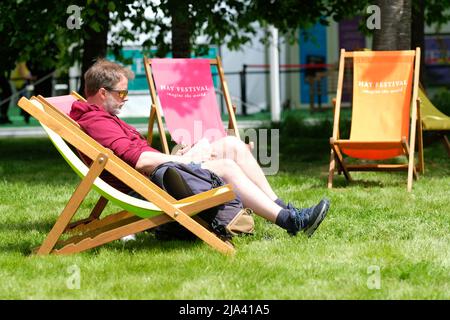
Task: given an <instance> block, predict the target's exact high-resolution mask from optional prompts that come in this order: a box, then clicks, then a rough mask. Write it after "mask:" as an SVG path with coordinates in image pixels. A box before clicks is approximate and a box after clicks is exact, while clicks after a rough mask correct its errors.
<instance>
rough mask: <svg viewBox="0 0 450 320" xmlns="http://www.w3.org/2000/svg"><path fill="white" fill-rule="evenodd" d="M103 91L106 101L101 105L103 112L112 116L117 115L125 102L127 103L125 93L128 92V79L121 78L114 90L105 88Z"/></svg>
mask: <svg viewBox="0 0 450 320" xmlns="http://www.w3.org/2000/svg"><path fill="white" fill-rule="evenodd" d="M105 90H106V93H105V94H106V99H105V102H104V104H103V106H104V108H105V110H106V111H107V112H109V113H110V114H112V115H118V114H119V113H120V111H121V109H122V107H123V105H124V104H125V102H127V101H128V96H127V94H125V91H126V92H128V79H127V78H126V77H125V76H121V78H120V81H119V82H118V83H117V84H116V85H115V86H114V88H105Z"/></svg>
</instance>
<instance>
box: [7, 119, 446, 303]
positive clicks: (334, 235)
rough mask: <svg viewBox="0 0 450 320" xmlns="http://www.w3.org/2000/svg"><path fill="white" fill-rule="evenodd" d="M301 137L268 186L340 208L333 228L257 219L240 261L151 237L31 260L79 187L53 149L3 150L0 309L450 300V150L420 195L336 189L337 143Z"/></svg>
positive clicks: (437, 150)
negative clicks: (305, 229) (331, 162)
mask: <svg viewBox="0 0 450 320" xmlns="http://www.w3.org/2000/svg"><path fill="white" fill-rule="evenodd" d="M302 130H306V129H305V128H299V132H298V134H297V136H292V137H290V138H289V139H287V138H284V139H283V140H282V143H281V146H280V149H281V160H280V172H279V173H278V174H277V175H276V176H270V177H269V180H270V182H271V184H272V185H273V187H274V189H275V191H276V192H277V193H278V194H279V196H280V197H281V198H283V199H287V200H289V201H292V202H293V203H294V204H295V205H297V206H310V205H312V204H314V203H316V202H317V201H318V200H319V199H320V198H321V197H323V196H327V197H328V198H330V199H331V202H332V205H331V209H330V211H329V214H328V217H327V219H326V220H325V221H324V222H323V224H322V225H321V226H320V228H319V229H318V230H317V232H316V233H315V234H314V236H313V237H312V238H310V239H308V238H306V237H305V236H303V235H298V236H297V237H290V236H289V235H288V234H287V233H286V232H284V231H283V230H281V229H280V228H278V227H277V226H275V225H273V224H270V223H268V222H266V221H264V220H263V219H261V218H259V217H256V233H255V235H253V236H246V237H237V238H235V239H234V243H235V245H236V248H237V252H236V254H235V255H234V256H231V257H230V256H224V255H221V254H220V253H217V252H215V251H214V250H212V249H211V248H210V247H209V246H207V245H206V244H204V243H202V242H201V241H195V242H179V241H169V242H162V241H158V240H156V239H155V238H154V236H153V235H152V234H149V233H141V234H139V235H138V237H137V240H136V241H131V242H126V243H124V242H121V241H116V242H113V243H110V244H107V245H104V246H102V247H99V248H96V249H93V250H89V251H87V252H83V253H80V254H75V255H71V256H44V257H37V256H33V255H30V249H31V248H32V247H35V246H38V245H39V244H40V243H41V242H42V241H43V240H44V238H45V236H46V234H47V233H48V232H49V230H50V229H51V227H52V225H53V223H54V222H55V219H56V218H57V217H58V214H59V213H60V212H61V210H62V209H63V207H64V204H65V203H66V202H67V200H68V198H69V197H70V195H71V193H72V192H73V190H74V188H75V187H76V185H77V183H78V178H77V177H76V175H75V174H74V173H73V172H72V171H71V170H70V169H69V167H68V165H67V164H66V163H65V162H64V160H63V159H62V157H61V156H59V154H58V153H57V151H56V149H54V148H53V146H52V145H51V143H50V142H49V141H48V140H47V139H37V138H36V139H14V140H6V139H3V140H2V139H0V150H1V151H0V152H1V153H0V154H1V156H0V199H1V201H0V217H1V218H0V279H1V280H0V299H449V298H450V232H449V231H450V161H449V158H448V157H447V156H446V153H445V151H444V148H443V146H442V145H440V144H434V145H431V146H429V147H427V148H426V149H425V152H426V153H425V157H426V164H427V167H426V169H427V172H426V175H425V176H422V177H421V178H420V179H419V180H418V181H416V182H415V183H414V185H413V191H412V193H407V192H406V174H405V173H357V174H354V178H355V182H354V183H351V184H348V183H346V182H345V180H344V178H343V177H342V176H338V177H337V178H336V180H335V185H336V188H334V189H332V190H328V189H327V188H326V179H327V168H328V158H329V150H328V145H327V138H326V137H327V133H325V134H322V135H318V134H316V133H317V132H318V130H319V131H320V130H321V129H320V128H319V129H318V130H316V131H314V130H313V131H311V132H307V131H304V132H303V131H302ZM285 134H286V131H282V137H283V136H284V135H285ZM96 200H97V195H95V194H91V195H90V196H89V198H88V199H87V200H86V202H85V203H83V205H82V207H81V209H80V212H79V214H77V215H78V216H79V217H81V216H86V215H88V214H89V212H88V210H89V208H90V207H92V206H93V205H94V204H95V202H96ZM118 209H119V208H115V207H113V206H112V207H108V208H107V212H108V213H111V212H114V211H117V210H118ZM77 274H79V278H76V275H77ZM76 279H79V282H77V281H75V280H76ZM78 284H79V288H78V287H77V285H78Z"/></svg>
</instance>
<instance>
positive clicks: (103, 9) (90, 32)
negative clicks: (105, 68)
mask: <svg viewBox="0 0 450 320" xmlns="http://www.w3.org/2000/svg"><path fill="white" fill-rule="evenodd" d="M91 6H92V7H94V8H93V9H95V11H96V15H95V17H91V19H95V20H96V21H97V22H98V23H99V24H100V30H99V31H98V32H97V31H95V30H94V29H93V28H91V27H90V25H89V22H91V21H86V22H85V23H83V29H84V30H83V58H82V61H81V82H80V89H79V90H80V92H83V94H84V73H85V72H86V71H87V70H88V69H89V68H90V67H91V66H92V65H93V64H94V62H95V60H97V59H98V58H104V57H105V56H106V50H107V43H108V31H109V10H108V6H107V5H106V4H105V3H97V2H92V3H91Z"/></svg>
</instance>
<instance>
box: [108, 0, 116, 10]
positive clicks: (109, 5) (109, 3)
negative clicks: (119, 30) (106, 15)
mask: <svg viewBox="0 0 450 320" xmlns="http://www.w3.org/2000/svg"><path fill="white" fill-rule="evenodd" d="M108 10H109V11H111V12H114V11H116V4H115V3H114V2H112V1H110V2H108Z"/></svg>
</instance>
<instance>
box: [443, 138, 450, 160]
mask: <svg viewBox="0 0 450 320" xmlns="http://www.w3.org/2000/svg"><path fill="white" fill-rule="evenodd" d="M442 143H443V144H444V147H445V149H446V150H447V154H448V156H449V157H450V142H449V141H448V138H447V136H446V135H445V134H443V135H442Z"/></svg>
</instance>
